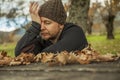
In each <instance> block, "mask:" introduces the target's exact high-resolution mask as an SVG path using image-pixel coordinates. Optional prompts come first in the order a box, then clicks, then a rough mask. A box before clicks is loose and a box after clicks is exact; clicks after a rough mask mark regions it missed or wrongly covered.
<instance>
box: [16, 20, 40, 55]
mask: <svg viewBox="0 0 120 80" xmlns="http://www.w3.org/2000/svg"><path fill="white" fill-rule="evenodd" d="M39 33H40V24H38V23H36V22H34V21H32V24H31V27H30V28H29V29H28V30H27V31H26V33H25V34H24V35H23V37H22V38H21V39H20V40H19V41H18V43H17V45H16V47H15V56H18V55H19V54H20V53H21V52H34V51H36V52H35V53H37V52H38V51H39V50H34V49H36V48H35V47H37V45H39V44H40V43H41V39H40V36H39ZM27 46H29V47H27ZM37 49H40V48H37Z"/></svg>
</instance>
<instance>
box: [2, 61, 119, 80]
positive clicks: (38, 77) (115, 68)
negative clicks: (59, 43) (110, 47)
mask: <svg viewBox="0 0 120 80" xmlns="http://www.w3.org/2000/svg"><path fill="white" fill-rule="evenodd" d="M0 79H1V80H119V79H120V60H118V61H114V62H100V63H91V64H86V65H80V64H72V65H65V66H48V65H47V64H42V63H32V64H30V65H21V66H4V67H2V66H1V67H0Z"/></svg>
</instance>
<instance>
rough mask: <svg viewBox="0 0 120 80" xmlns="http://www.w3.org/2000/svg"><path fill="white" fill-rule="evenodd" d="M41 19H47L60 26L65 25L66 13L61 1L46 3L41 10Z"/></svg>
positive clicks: (53, 0) (55, 0)
mask: <svg viewBox="0 0 120 80" xmlns="http://www.w3.org/2000/svg"><path fill="white" fill-rule="evenodd" d="M39 15H40V16H41V17H46V18H48V19H51V20H53V21H55V22H57V23H59V24H65V22H66V17H67V15H66V12H65V9H64V6H63V4H62V1H61V0H48V1H47V2H45V3H44V4H43V5H42V6H41V7H40V10H39Z"/></svg>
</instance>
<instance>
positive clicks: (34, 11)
mask: <svg viewBox="0 0 120 80" xmlns="http://www.w3.org/2000/svg"><path fill="white" fill-rule="evenodd" d="M39 9H40V5H39V4H38V3H37V2H30V7H29V12H30V15H31V18H32V21H35V22H37V23H39V24H41V20H40V16H39V15H38V11H39Z"/></svg>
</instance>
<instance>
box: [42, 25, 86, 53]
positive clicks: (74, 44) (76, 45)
mask: <svg viewBox="0 0 120 80" xmlns="http://www.w3.org/2000/svg"><path fill="white" fill-rule="evenodd" d="M87 45H88V43H87V40H86V37H85V35H84V32H83V30H82V29H81V28H80V27H77V26H76V27H74V28H70V29H69V30H67V31H66V32H65V33H64V35H63V37H62V39H61V40H59V41H58V42H57V43H55V44H53V45H51V46H49V47H47V48H45V49H43V50H42V51H43V52H53V53H56V52H61V51H64V50H66V51H68V52H70V51H75V50H82V49H83V48H85V47H86V46H87Z"/></svg>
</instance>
